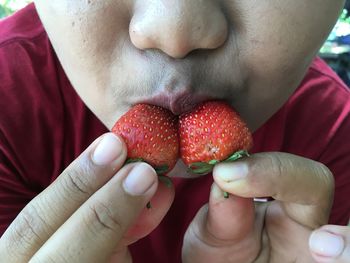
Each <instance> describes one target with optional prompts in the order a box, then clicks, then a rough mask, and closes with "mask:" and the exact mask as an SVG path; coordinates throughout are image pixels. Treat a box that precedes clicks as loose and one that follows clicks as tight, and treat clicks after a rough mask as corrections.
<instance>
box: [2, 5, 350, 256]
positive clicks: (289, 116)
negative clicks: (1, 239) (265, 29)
mask: <svg viewBox="0 0 350 263" xmlns="http://www.w3.org/2000/svg"><path fill="white" fill-rule="evenodd" d="M0 90H1V95H0V235H2V233H3V232H4V231H5V229H6V228H7V227H8V226H9V224H10V223H11V222H12V220H13V219H14V218H15V217H16V215H17V214H18V213H19V212H20V211H21V209H23V207H24V206H25V205H26V204H27V203H28V202H29V201H30V200H31V199H32V198H33V197H35V196H36V195H37V194H38V193H40V192H41V191H42V190H43V189H44V188H46V187H47V186H48V185H49V184H50V183H51V182H52V181H53V180H54V179H55V178H56V177H57V176H59V175H60V173H61V172H62V171H63V169H64V168H65V167H66V166H68V164H70V163H71V162H72V161H73V160H74V159H75V158H76V157H77V156H78V155H79V154H80V153H81V152H82V151H83V150H84V149H85V148H86V147H87V146H88V145H89V144H90V143H91V142H92V141H93V140H94V139H95V138H96V137H98V136H99V135H101V134H102V133H104V132H107V129H106V127H105V126H104V125H103V124H102V123H101V122H100V121H99V120H98V119H97V118H96V117H95V116H94V114H92V112H91V111H90V110H89V109H88V108H87V107H86V106H85V105H84V103H83V102H82V101H81V99H80V98H79V97H78V95H77V94H76V92H75V90H74V89H73V88H72V86H71V84H70V82H69V80H68V79H67V77H66V75H65V73H64V71H63V70H62V67H61V65H60V63H59V61H58V59H57V57H56V55H55V53H54V51H53V49H52V47H51V45H50V41H49V39H48V37H47V34H46V32H45V30H44V28H43V26H42V24H41V22H40V20H39V18H38V16H37V13H36V10H35V8H34V5H33V4H31V5H29V6H28V7H26V8H25V9H23V10H21V11H19V12H18V13H17V14H15V15H14V16H12V17H10V18H8V19H6V20H4V21H1V22H0ZM254 143H255V146H254V149H253V152H262V151H282V152H289V153H293V154H297V155H300V156H305V157H307V158H311V159H314V160H317V161H320V162H322V163H324V164H326V165H327V166H328V167H329V168H330V169H331V171H332V172H333V174H334V177H335V182H336V191H335V200H334V207H333V210H332V215H331V219H330V223H337V224H347V221H348V219H349V213H350V202H349V198H350V194H349V192H350V92H349V90H348V89H347V87H346V86H345V85H344V84H343V82H342V81H341V80H340V79H339V78H338V77H337V75H336V74H335V73H334V72H333V71H332V70H331V69H330V68H329V67H328V66H327V65H326V64H325V63H324V62H323V61H322V60H320V59H319V58H317V59H315V61H314V62H313V64H312V65H311V67H310V69H309V70H308V72H307V74H306V76H305V79H304V80H303V82H302V83H301V85H300V87H299V88H298V89H297V90H296V91H295V93H294V94H293V95H292V97H291V98H290V99H289V100H288V101H287V102H286V103H285V105H284V106H283V107H282V108H281V109H280V110H279V111H278V112H277V113H276V114H275V115H274V116H273V117H272V118H271V119H270V120H268V121H267V122H266V123H265V124H264V125H263V126H262V127H261V128H260V129H259V130H258V131H256V132H255V133H254ZM211 184H212V177H211V176H206V177H202V178H199V179H193V180H186V179H176V180H175V186H176V198H175V201H174V204H173V205H172V207H171V209H170V211H169V213H168V214H167V216H166V217H165V218H164V220H163V222H162V223H161V224H160V225H159V227H158V228H157V229H156V230H155V231H154V232H152V234H151V235H149V236H148V237H146V238H144V239H142V240H140V241H139V242H137V243H136V244H134V245H132V246H131V251H132V254H133V257H134V262H144V260H143V259H145V258H147V261H148V262H180V257H181V246H182V238H183V235H184V232H185V231H186V228H187V226H188V224H189V223H190V222H191V220H192V218H193V217H194V215H195V214H196V212H197V211H198V210H199V208H200V207H201V206H202V205H203V204H205V203H206V202H207V201H208V197H209V189H210V185H211ZM291 187H293V186H291Z"/></svg>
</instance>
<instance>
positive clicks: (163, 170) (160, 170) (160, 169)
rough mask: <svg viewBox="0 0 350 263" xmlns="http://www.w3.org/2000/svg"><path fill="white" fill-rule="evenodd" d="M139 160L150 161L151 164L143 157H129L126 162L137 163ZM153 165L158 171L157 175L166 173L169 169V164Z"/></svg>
mask: <svg viewBox="0 0 350 263" xmlns="http://www.w3.org/2000/svg"><path fill="white" fill-rule="evenodd" d="M137 162H145V163H148V164H149V165H151V164H150V163H149V162H147V161H145V160H144V159H142V158H129V159H127V160H126V162H125V164H128V163H137ZM151 166H152V167H153V168H154V170H155V171H156V173H157V175H164V174H166V173H167V172H168V170H169V166H168V165H161V166H157V167H154V166H153V165H151Z"/></svg>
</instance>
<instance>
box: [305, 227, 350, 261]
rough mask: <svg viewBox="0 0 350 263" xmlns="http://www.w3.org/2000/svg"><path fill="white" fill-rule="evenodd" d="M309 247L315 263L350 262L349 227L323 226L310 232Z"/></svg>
mask: <svg viewBox="0 0 350 263" xmlns="http://www.w3.org/2000/svg"><path fill="white" fill-rule="evenodd" d="M309 247H310V251H311V254H312V256H313V258H314V259H315V260H316V262H319V263H345V262H350V227H348V226H335V225H326V226H323V227H321V228H319V229H317V230H315V231H313V232H312V234H311V236H310V239H309Z"/></svg>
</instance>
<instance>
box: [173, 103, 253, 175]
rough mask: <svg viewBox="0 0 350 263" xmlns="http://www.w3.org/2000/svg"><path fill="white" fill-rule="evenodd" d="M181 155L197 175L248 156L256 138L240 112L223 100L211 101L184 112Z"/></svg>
mask: <svg viewBox="0 0 350 263" xmlns="http://www.w3.org/2000/svg"><path fill="white" fill-rule="evenodd" d="M179 134H180V156H181V158H182V160H183V161H184V163H185V164H186V165H187V166H188V167H189V169H190V170H191V171H192V172H194V173H196V174H207V173H209V172H211V171H212V169H213V167H214V165H215V164H217V163H218V162H221V161H233V160H236V159H238V158H241V157H243V156H247V155H248V150H249V149H250V148H251V147H252V144H253V139H252V135H251V133H250V131H249V129H248V127H247V125H246V124H245V123H244V122H243V121H242V119H241V118H240V117H239V115H238V113H237V112H236V111H235V110H234V109H233V108H231V107H230V106H229V105H228V104H227V103H225V102H223V101H207V102H204V103H202V104H200V105H198V106H197V107H196V108H195V109H193V111H191V112H188V113H185V114H183V115H180V117H179Z"/></svg>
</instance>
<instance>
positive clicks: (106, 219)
mask: <svg viewBox="0 0 350 263" xmlns="http://www.w3.org/2000/svg"><path fill="white" fill-rule="evenodd" d="M87 217H88V219H87V220H86V221H85V222H86V224H87V225H88V227H89V228H90V230H91V231H92V232H94V233H97V234H100V233H101V231H102V232H108V233H109V232H113V233H121V232H122V230H123V222H122V221H121V219H120V216H118V214H117V213H115V212H113V211H111V209H110V208H109V206H108V205H107V204H105V203H103V202H101V201H97V202H94V203H93V204H91V205H90V206H89V212H88V214H87Z"/></svg>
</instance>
